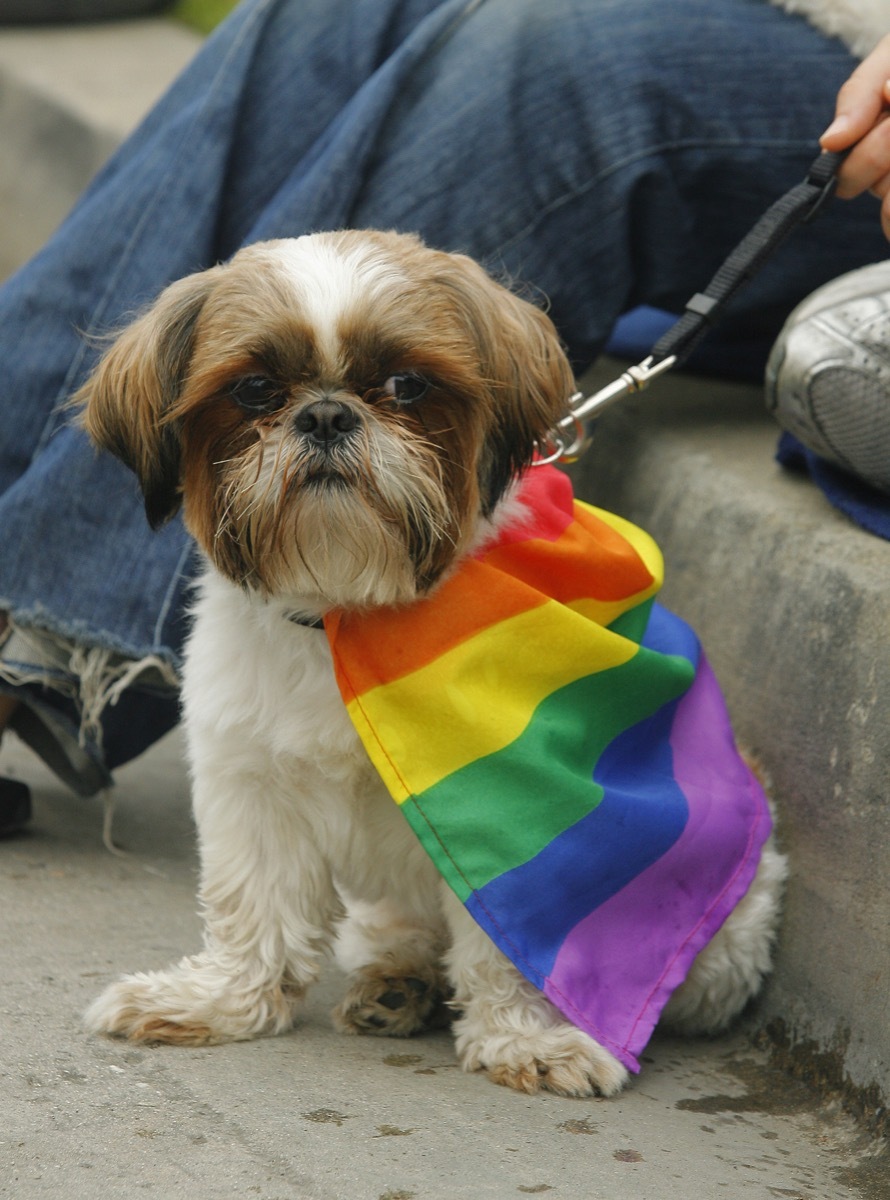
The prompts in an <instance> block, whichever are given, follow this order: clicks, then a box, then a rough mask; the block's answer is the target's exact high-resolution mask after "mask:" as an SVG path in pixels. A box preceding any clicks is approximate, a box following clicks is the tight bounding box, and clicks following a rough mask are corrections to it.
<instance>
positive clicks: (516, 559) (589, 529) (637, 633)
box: [326, 467, 770, 1071]
mask: <svg viewBox="0 0 890 1200" xmlns="http://www.w3.org/2000/svg"><path fill="white" fill-rule="evenodd" d="M520 497H521V499H522V501H523V504H524V510H525V514H526V515H525V516H524V517H523V518H522V519H521V521H520V523H519V524H514V525H511V526H509V527H508V528H506V529H505V530H504V531H503V532H502V533H501V534H500V536H499V537H498V539H497V540H496V541H495V542H494V543H493V544H489V545H488V546H487V547H486V548H485V549H484V550H483V551H482V552H481V553H480V554H479V555H477V556H476V557H473V558H470V559H468V560H467V561H465V562H464V563H463V564H462V565H461V566H460V567H459V569H458V570H457V572H456V573H455V574H454V575H453V576H451V577H450V578H448V579H447V580H446V581H445V582H444V583H443V584H442V586H441V587H439V588H438V589H437V590H436V591H435V592H434V593H433V594H432V595H431V596H430V597H429V598H427V599H425V600H423V601H421V602H420V603H418V604H415V605H412V606H410V607H407V608H404V609H386V610H378V611H373V612H370V613H367V614H363V615H355V614H351V613H350V614H342V613H341V614H334V615H332V616H331V617H330V618H329V619H328V620H327V621H326V630H327V634H328V638H329V641H330V645H331V650H332V653H333V659H334V666H335V670H336V675H337V681H338V684H339V687H340V691H341V694H342V696H343V700H344V702H345V704H346V706H347V709H348V711H349V715H350V717H351V718H352V721H353V722H354V724H355V728H356V730H357V731H358V733H359V735H360V737H361V739H362V742H363V743H364V746H365V749H366V750H367V752H368V754H369V756H370V758H371V760H372V762H373V763H374V765H375V767H376V768H377V770H378V771H379V772H380V775H381V777H382V778H383V781H384V783H385V784H386V786H387V788H388V789H389V791H390V792H391V793H392V797H393V799H394V800H395V801H396V803H397V804H398V805H399V806H400V807H401V810H402V812H403V813H404V814H405V817H406V818H407V819H408V821H409V822H410V823H411V826H412V828H413V829H414V832H415V833H416V834H417V836H418V838H419V839H420V841H421V843H422V844H423V846H424V848H425V850H426V851H427V853H428V854H429V855H430V857H431V858H432V859H433V861H434V862H435V864H436V866H437V867H438V869H439V871H440V872H441V873H442V875H443V876H444V878H445V879H446V880H447V882H448V884H449V885H450V886H451V888H453V890H454V891H455V892H456V893H457V895H458V896H459V897H460V899H461V900H462V901H463V902H464V904H465V905H466V907H467V908H468V910H469V911H470V912H471V913H472V915H473V917H474V918H475V919H476V921H477V922H478V923H479V924H480V925H481V926H482V928H483V929H484V930H485V931H486V933H488V935H489V936H490V937H491V938H492V939H493V941H494V942H495V943H496V945H497V946H498V947H500V949H501V950H502V951H503V952H504V953H505V954H506V955H507V957H508V958H509V959H510V960H511V961H512V962H513V963H514V964H515V965H516V967H517V968H518V969H519V970H520V971H521V972H522V973H523V975H525V976H526V978H527V979H529V980H530V981H531V982H532V983H533V984H534V985H535V986H536V987H537V988H539V989H540V990H541V991H543V992H544V994H545V995H546V996H547V997H548V998H549V999H550V1000H551V1001H552V1002H553V1003H554V1004H555V1005H556V1006H557V1008H559V1009H560V1010H561V1012H562V1013H563V1014H564V1015H565V1016H566V1017H567V1018H568V1020H570V1021H571V1022H572V1023H573V1024H575V1025H577V1026H578V1027H579V1028H581V1029H583V1030H585V1031H586V1032H587V1033H589V1034H590V1035H591V1036H592V1037H594V1038H595V1039H596V1040H597V1041H598V1042H600V1043H601V1044H602V1045H603V1046H605V1047H606V1048H607V1049H608V1050H610V1051H611V1052H612V1053H613V1054H614V1055H615V1056H616V1057H617V1058H618V1059H620V1061H621V1062H623V1063H624V1064H625V1065H626V1066H627V1067H629V1068H630V1069H631V1070H632V1071H638V1070H639V1063H638V1062H637V1055H638V1054H639V1053H640V1051H641V1050H642V1049H643V1047H644V1046H645V1045H646V1042H647V1041H648V1040H649V1037H650V1035H651V1033H652V1029H653V1028H654V1026H655V1023H656V1021H657V1020H658V1016H659V1013H660V1012H661V1010H662V1008H663V1007H664V1005H665V1003H666V1002H667V1000H668V998H669V996H670V994H671V992H672V991H673V990H674V989H675V988H676V987H677V986H678V984H680V983H681V982H682V981H683V979H684V978H685V976H686V973H687V971H688V969H689V966H690V964H691V962H692V960H693V958H694V957H695V955H696V954H697V953H698V951H699V950H701V948H702V947H703V946H704V945H705V944H706V943H707V942H708V941H709V939H710V938H711V937H712V936H713V935H714V933H715V932H716V931H717V930H718V929H719V927H720V926H721V925H722V923H723V922H724V920H725V919H726V917H727V916H728V915H729V913H730V912H731V911H732V909H733V908H734V907H735V905H736V904H737V902H738V901H739V899H740V898H741V897H742V896H743V895H744V893H745V891H746V890H747V888H748V886H749V884H750V882H751V879H752V878H753V875H754V872H755V870H756V868H757V863H758V860H759V853H760V848H761V846H762V844H763V842H764V841H765V840H766V838H767V836H768V834H769V829H770V818H769V812H768V809H767V805H766V800H765V797H764V795H763V792H762V791H761V789H760V787H759V785H758V784H757V782H756V780H755V779H754V777H753V776H752V774H751V772H750V771H749V769H748V767H747V766H746V765H745V763H744V762H743V760H742V759H741V758H740V757H739V754H738V751H737V750H736V746H735V743H734V740H733V736H732V732H731V729H730V725H729V720H728V717H727V713H726V709H725V705H724V702H723V698H722V696H721V694H720V691H719V689H718V686H717V684H716V682H715V680H714V677H713V675H712V673H711V671H710V669H709V667H708V664H707V662H706V660H705V657H704V655H703V653H702V651H701V648H700V646H699V643H698V641H697V639H696V637H695V635H694V634H693V633H692V631H691V630H690V629H689V627H688V626H687V625H685V624H684V623H683V622H682V621H680V620H679V619H678V618H677V617H675V616H673V615H671V614H670V613H668V612H667V611H666V610H665V609H663V608H662V607H661V606H659V605H658V604H656V603H655V602H654V599H653V597H654V595H655V593H656V592H657V591H658V588H659V585H660V580H661V569H662V566H661V556H660V554H659V551H658V549H657V547H656V546H655V545H654V543H653V542H652V541H651V540H650V539H649V538H648V537H647V535H645V534H644V533H643V532H642V531H641V530H639V529H637V528H635V527H634V526H632V525H630V524H629V523H628V522H626V521H623V520H621V519H620V518H618V517H615V516H612V515H610V514H608V513H606V512H603V511H601V510H598V509H594V508H592V507H590V506H589V505H586V504H583V503H581V502H580V501H575V500H573V497H572V492H571V485H570V484H569V482H568V480H567V479H566V477H565V476H563V475H562V474H561V473H559V472H558V471H556V470H554V469H553V468H549V467H540V468H536V469H535V470H532V471H529V472H527V474H526V475H525V477H524V479H523V481H522V484H521V490H520Z"/></svg>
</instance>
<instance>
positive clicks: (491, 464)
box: [448, 255, 575, 515]
mask: <svg viewBox="0 0 890 1200" xmlns="http://www.w3.org/2000/svg"><path fill="white" fill-rule="evenodd" d="M448 259H449V260H450V263H451V264H453V266H454V268H455V272H456V273H455V274H454V276H453V277H452V279H451V281H450V282H451V285H452V288H453V290H454V294H455V295H460V303H461V304H462V306H463V307H464V310H465V320H466V322H467V324H468V327H469V328H470V329H472V331H473V333H474V335H475V337H476V339H477V343H478V346H479V354H480V362H481V375H482V379H483V380H484V382H485V384H486V386H487V387H488V389H489V393H490V403H491V407H492V412H491V421H490V427H489V428H490V432H489V435H488V438H487V441H486V444H485V447H484V450H483V454H482V457H481V459H480V464H479V489H480V495H481V498H482V508H483V512H484V513H485V514H486V515H487V514H489V513H490V512H491V511H492V509H493V508H494V506H495V505H496V504H497V502H498V500H499V499H500V498H501V496H502V495H503V493H504V491H505V490H506V488H507V487H508V486H509V484H510V482H511V480H513V479H514V478H515V477H516V476H517V475H518V474H520V473H521V472H522V471H523V470H525V468H526V467H527V466H528V465H529V464H530V463H531V461H532V459H533V458H534V454H535V445H536V443H538V442H541V441H543V440H544V439H545V438H546V436H547V434H548V433H549V432H550V431H551V430H552V429H553V427H554V425H556V423H557V422H558V421H559V419H560V418H561V417H563V416H565V414H566V412H567V410H568V401H569V398H570V396H571V395H572V394H573V393H574V391H575V379H574V375H573V373H572V368H571V367H570V365H569V361H568V359H567V358H566V355H565V352H564V350H563V347H562V343H561V342H560V340H559V335H558V333H557V332H556V328H555V326H554V324H553V322H552V321H551V320H550V318H549V317H548V316H547V314H546V313H544V312H542V311H541V309H539V308H537V307H536V306H535V305H534V304H531V303H530V302H529V301H527V300H523V299H522V298H521V297H520V296H517V295H515V294H514V293H513V292H511V291H510V290H509V289H508V288H506V287H503V286H502V285H501V284H499V283H496V282H495V281H494V280H493V279H492V278H491V276H489V275H488V274H487V273H486V272H485V271H484V270H483V269H482V268H481V267H480V266H479V265H478V264H477V263H475V262H474V261H473V260H472V259H469V258H464V257H463V256H461V255H449V256H448Z"/></svg>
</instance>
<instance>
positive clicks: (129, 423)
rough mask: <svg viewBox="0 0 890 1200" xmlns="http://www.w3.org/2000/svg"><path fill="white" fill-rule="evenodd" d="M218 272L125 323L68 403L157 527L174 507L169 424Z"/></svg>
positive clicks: (189, 281) (176, 481) (187, 283)
mask: <svg viewBox="0 0 890 1200" xmlns="http://www.w3.org/2000/svg"><path fill="white" fill-rule="evenodd" d="M218 271H219V268H218V267H212V268H211V269H210V270H208V271H203V272H201V273H200V274H197V275H189V276H187V277H186V278H185V279H180V280H179V281H177V282H176V283H173V284H171V285H170V286H169V287H168V288H166V289H165V290H164V291H163V292H162V293H161V295H160V297H159V299H158V300H157V301H156V302H155V304H154V305H153V306H152V307H151V308H150V309H148V311H147V312H145V313H143V315H142V316H141V317H139V318H137V319H136V320H135V321H134V322H133V324H132V325H129V326H128V327H127V328H126V329H125V330H124V331H123V332H122V333H121V334H120V335H119V336H118V337H117V338H116V340H115V341H114V342H113V344H112V345H111V347H110V349H108V350H107V351H106V352H105V354H104V355H103V356H102V358H101V359H100V360H99V363H98V364H97V366H96V368H95V370H94V371H93V373H92V375H91V376H90V377H89V379H88V380H87V381H86V383H85V384H84V385H83V386H82V387H81V388H80V389H79V391H78V392H77V393H76V395H75V396H74V397H73V399H72V405H73V406H74V407H75V408H78V409H79V410H80V422H81V424H82V425H83V427H84V428H85V429H86V431H87V433H88V434H89V436H90V437H91V438H92V440H93V442H94V443H95V444H96V445H97V446H100V447H101V448H103V449H105V450H110V451H111V453H112V454H115V455H116V456H117V457H118V458H119V459H121V461H122V462H124V463H126V465H127V466H128V467H129V468H130V469H131V470H132V471H134V472H135V473H136V476H137V478H138V479H139V484H140V486H141V488H142V494H143V497H144V499H145V513H146V516H147V517H148V520H149V523H150V524H151V526H152V528H153V529H157V528H158V527H159V526H160V525H162V524H163V523H164V522H165V521H167V520H169V518H170V517H172V516H173V514H174V513H175V512H176V511H177V510H178V508H179V506H180V503H181V495H180V476H181V463H180V441H179V438H180V435H179V428H178V423H177V422H176V421H175V420H172V419H170V411H171V408H172V407H173V405H174V404H175V402H176V400H177V398H178V396H179V393H180V391H181V390H182V385H183V382H184V380H185V378H186V376H187V374H188V369H189V364H190V362H191V358H192V351H193V347H194V343H195V330H196V326H197V322H198V317H199V316H200V313H201V309H202V308H203V306H204V303H205V301H206V299H207V297H208V295H209V293H210V291H211V290H212V288H213V286H214V283H215V282H216V277H217V272H218Z"/></svg>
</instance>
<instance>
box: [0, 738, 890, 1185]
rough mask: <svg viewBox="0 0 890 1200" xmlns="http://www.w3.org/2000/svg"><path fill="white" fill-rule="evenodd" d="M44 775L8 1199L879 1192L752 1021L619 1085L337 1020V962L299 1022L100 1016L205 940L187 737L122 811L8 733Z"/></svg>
mask: <svg viewBox="0 0 890 1200" xmlns="http://www.w3.org/2000/svg"><path fill="white" fill-rule="evenodd" d="M0 771H3V772H6V773H9V772H15V773H16V774H18V775H19V776H20V777H22V778H25V779H27V780H29V781H30V782H31V783H32V784H34V785H35V797H36V814H35V819H34V823H33V826H32V828H31V830H30V831H29V832H28V833H27V834H23V835H22V836H20V837H16V838H13V839H9V840H7V841H6V842H3V843H0V911H2V913H3V921H2V925H0V962H2V972H0V1196H10V1197H15V1198H16V1200H32V1198H33V1200H36V1198H37V1197H42V1196H53V1197H64V1198H65V1200H132V1198H133V1197H136V1196H140V1195H143V1194H145V1195H149V1196H157V1197H159V1198H163V1200H216V1198H217V1197H220V1198H234V1197H254V1196H255V1197H257V1198H258V1200H259V1198H262V1200H409V1198H411V1200H413V1198H417V1200H482V1198H483V1197H485V1198H488V1197H491V1198H492V1200H508V1198H510V1197H519V1196H522V1195H538V1194H540V1195H547V1196H548V1197H553V1200H718V1198H720V1197H726V1198H727V1200H771V1198H773V1197H788V1198H790V1200H855V1198H864V1200H882V1198H886V1196H887V1195H888V1194H890V1173H888V1164H887V1161H886V1159H885V1158H883V1157H875V1152H876V1151H877V1150H878V1149H880V1143H878V1142H876V1141H874V1140H873V1139H872V1138H871V1137H870V1136H869V1135H868V1134H867V1133H865V1132H863V1131H862V1130H861V1129H860V1128H859V1127H857V1126H856V1125H855V1124H854V1122H853V1121H852V1120H851V1118H849V1117H848V1116H846V1115H845V1114H844V1113H843V1111H842V1110H841V1109H840V1108H839V1107H838V1106H837V1105H835V1104H831V1103H826V1102H825V1101H824V1100H823V1099H822V1098H820V1097H819V1096H817V1095H816V1094H815V1093H813V1092H811V1091H809V1090H807V1089H806V1088H805V1087H803V1086H802V1085H800V1084H797V1083H794V1082H793V1081H791V1080H789V1078H788V1077H787V1076H785V1075H783V1074H782V1073H781V1072H778V1071H776V1070H775V1069H772V1068H771V1067H770V1066H769V1062H768V1057H767V1055H766V1053H765V1052H764V1051H762V1050H758V1049H755V1048H754V1046H753V1045H752V1043H751V1042H750V1041H749V1040H748V1038H747V1036H746V1034H745V1033H743V1032H742V1033H737V1034H734V1035H733V1036H731V1037H727V1038H722V1039H719V1040H717V1041H714V1042H710V1043H709V1042H688V1043H684V1042H681V1041H675V1040H666V1039H665V1040H662V1039H659V1038H657V1037H656V1039H655V1041H654V1042H653V1043H652V1045H651V1046H650V1049H649V1051H648V1052H647V1055H646V1063H645V1066H644V1070H643V1073H642V1074H641V1075H640V1076H639V1078H638V1079H637V1080H635V1081H634V1082H633V1083H632V1085H631V1086H630V1088H629V1089H628V1090H627V1091H626V1092H625V1093H624V1094H622V1095H621V1096H619V1097H617V1098H614V1099H612V1100H599V1099H594V1100H566V1099H561V1098H559V1097H556V1096H548V1095H542V1096H537V1097H527V1096H524V1095H520V1094H518V1093H514V1092H509V1091H506V1090H504V1089H503V1088H498V1087H495V1086H494V1085H493V1084H491V1083H489V1082H488V1081H487V1080H486V1079H484V1078H482V1077H481V1076H470V1075H465V1074H463V1073H462V1072H461V1071H460V1070H459V1069H458V1067H457V1065H456V1062H455V1057H454V1053H453V1049H452V1045H451V1041H450V1038H449V1036H448V1035H447V1034H446V1033H437V1034H435V1035H431V1036H426V1037H420V1038H416V1039H409V1040H404V1041H402V1040H398V1041H397V1040H391V1039H382V1038H351V1037H344V1036H342V1035H338V1034H336V1033H334V1031H333V1029H332V1028H331V1026H330V1023H329V1020H328V1015H327V1014H328V1011H329V1009H330V1008H331V1007H332V1006H333V1005H334V1003H335V1002H336V998H337V996H338V987H339V981H338V978H337V972H336V969H335V968H333V967H331V969H330V970H329V971H328V972H327V974H326V976H325V978H324V981H323V983H322V984H321V985H320V986H319V988H318V990H317V991H316V992H315V993H314V994H313V995H312V996H311V998H310V1001H309V1003H308V1006H307V1010H306V1014H305V1019H304V1020H303V1022H302V1023H301V1024H300V1026H299V1027H298V1028H297V1029H296V1030H294V1031H293V1032H292V1033H289V1034H287V1035H284V1036H282V1037H278V1038H274V1039H266V1040H261V1041H256V1042H245V1043H240V1044H236V1045H229V1046H216V1047H210V1048H206V1049H197V1050H195V1049H180V1048H173V1047H157V1048H149V1049H147V1048H144V1047H134V1046H131V1045H128V1044H126V1043H123V1042H119V1041H113V1040H110V1039H106V1038H99V1037H90V1036H87V1035H86V1034H85V1033H84V1031H83V1029H82V1027H81V1023H80V1014H81V1013H82V1011H83V1009H84V1007H85V1006H86V1005H87V1004H88V1003H89V1001H90V1000H91V999H92V998H93V997H94V996H95V995H96V994H97V992H98V991H99V990H100V989H101V988H102V987H103V986H104V985H105V984H106V983H107V982H109V981H110V980H112V979H113V978H114V977H115V976H116V975H117V974H118V973H119V972H121V971H124V970H133V969H141V968H151V967H158V966H162V965H164V964H166V963H167V962H168V961H170V960H171V959H173V958H175V957H178V956H179V955H180V954H182V953H186V952H192V951H194V950H196V949H197V948H198V947H199V923H198V920H197V918H196V916H195V872H196V858H195V846H194V837H193V831H192V825H191V821H190V817H189V807H188V800H187V795H186V793H187V786H186V781H185V777H184V772H183V768H182V763H181V754H180V744H179V740H178V738H177V737H176V735H173V736H171V737H170V738H168V739H167V740H166V741H165V742H164V743H162V744H161V745H160V746H159V747H157V748H155V749H154V750H152V751H151V752H150V753H149V754H147V755H146V756H144V757H143V758H142V759H141V760H140V761H139V762H137V763H135V764H132V765H131V766H129V767H128V768H126V769H125V770H123V771H121V772H120V778H119V784H118V792H119V800H118V811H117V814H116V818H115V824H114V830H115V838H116V841H117V842H118V843H119V844H120V845H121V846H123V847H124V848H125V849H126V851H127V856H126V857H113V856H112V855H111V854H110V853H109V852H108V851H107V850H106V849H105V847H104V846H103V844H102V836H101V830H102V807H101V804H100V802H99V801H98V800H91V801H84V800H81V799H78V798H76V797H74V796H71V795H70V794H68V793H66V792H65V791H64V789H63V788H61V786H60V785H57V784H56V783H55V782H54V781H53V780H52V778H51V777H50V776H49V775H48V774H47V773H46V772H45V771H44V770H43V769H42V767H41V766H40V765H39V764H37V763H35V762H34V760H33V759H32V758H31V757H30V755H29V754H28V752H27V751H25V750H24V749H23V748H22V747H21V746H19V745H17V744H16V743H15V742H14V741H13V740H12V739H11V738H9V739H7V741H6V742H5V743H4V744H3V746H2V749H0Z"/></svg>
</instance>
